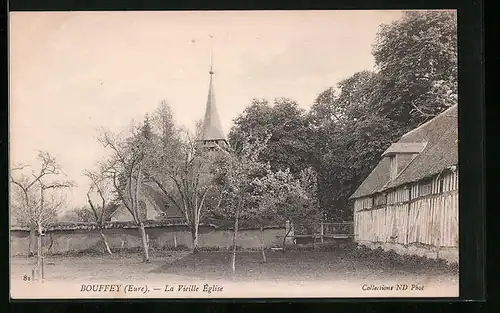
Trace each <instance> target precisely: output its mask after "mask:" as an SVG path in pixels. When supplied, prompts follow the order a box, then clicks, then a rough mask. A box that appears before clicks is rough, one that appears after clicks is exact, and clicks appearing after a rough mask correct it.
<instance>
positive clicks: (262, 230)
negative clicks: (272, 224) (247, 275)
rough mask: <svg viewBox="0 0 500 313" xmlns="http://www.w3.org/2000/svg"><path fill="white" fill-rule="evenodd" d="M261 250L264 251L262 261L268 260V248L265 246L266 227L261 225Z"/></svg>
mask: <svg viewBox="0 0 500 313" xmlns="http://www.w3.org/2000/svg"><path fill="white" fill-rule="evenodd" d="M260 251H261V252H262V262H263V263H265V262H267V259H266V250H265V247H264V227H263V226H262V225H260Z"/></svg>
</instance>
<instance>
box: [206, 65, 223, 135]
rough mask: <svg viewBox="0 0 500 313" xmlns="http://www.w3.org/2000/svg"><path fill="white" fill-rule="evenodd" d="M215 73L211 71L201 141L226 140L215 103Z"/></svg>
mask: <svg viewBox="0 0 500 313" xmlns="http://www.w3.org/2000/svg"><path fill="white" fill-rule="evenodd" d="M212 75H213V72H212V70H210V82H209V87H208V99H207V106H206V109H205V118H204V120H203V131H202V133H201V138H200V140H204V141H205V140H226V137H225V136H224V132H223V131H222V125H221V122H220V117H219V112H218V111H217V105H216V103H215V94H214V90H213V83H212Z"/></svg>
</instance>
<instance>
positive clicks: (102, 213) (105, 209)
mask: <svg viewBox="0 0 500 313" xmlns="http://www.w3.org/2000/svg"><path fill="white" fill-rule="evenodd" d="M83 174H84V175H85V176H86V177H87V178H88V179H89V180H90V186H89V189H88V191H87V202H88V204H89V209H90V213H91V214H90V215H91V216H92V219H93V221H94V222H95V223H96V224H97V228H98V230H99V234H100V235H101V238H102V242H103V245H104V248H105V249H106V252H108V253H109V254H113V253H112V252H111V249H110V247H109V244H108V241H107V240H106V236H105V235H104V232H103V228H104V222H105V219H106V218H107V215H109V208H110V207H109V200H108V199H109V180H108V179H107V178H106V177H104V176H103V175H102V174H98V173H96V172H93V171H90V170H85V171H84V173H83ZM93 194H97V196H98V197H99V199H100V202H101V203H100V206H99V204H96V203H95V202H96V201H94V200H92V195H93Z"/></svg>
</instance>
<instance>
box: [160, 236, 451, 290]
mask: <svg viewBox="0 0 500 313" xmlns="http://www.w3.org/2000/svg"><path fill="white" fill-rule="evenodd" d="M318 249H319V250H321V251H317V250H316V251H314V250H313V251H287V252H286V253H283V252H281V251H267V252H266V259H267V261H266V262H265V263H263V262H262V256H261V253H260V252H253V251H252V252H250V251H241V252H238V254H237V261H236V272H237V273H236V275H233V274H232V271H231V266H230V264H231V255H232V254H231V252H228V251H218V252H215V251H209V252H208V251H201V252H199V253H197V254H194V255H188V256H186V257H185V258H183V259H181V260H176V261H174V262H171V263H165V264H164V265H163V266H161V267H160V268H158V269H156V270H155V272H157V273H176V274H178V275H183V276H186V277H191V278H201V279H228V278H231V279H237V280H252V281H255V280H273V281H307V280H336V279H345V280H349V279H353V278H359V279H366V278H372V279H384V278H398V277H406V278H411V277H445V279H452V280H454V279H458V266H457V265H454V264H452V265H449V264H446V263H445V262H442V261H436V260H431V259H427V258H422V257H415V256H400V255H398V254H396V253H394V252H385V251H383V250H381V249H380V250H370V249H367V248H360V249H355V248H352V247H351V248H346V249H335V248H334V246H327V245H324V246H323V247H319V248H318Z"/></svg>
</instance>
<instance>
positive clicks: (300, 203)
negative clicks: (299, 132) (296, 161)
mask: <svg viewBox="0 0 500 313" xmlns="http://www.w3.org/2000/svg"><path fill="white" fill-rule="evenodd" d="M254 184H255V185H258V186H259V187H260V189H261V190H260V194H261V201H260V208H261V209H260V211H258V212H255V213H254V215H256V216H259V217H260V218H261V220H266V219H270V218H272V219H273V220H275V221H276V220H277V221H280V222H281V223H285V222H286V221H291V222H292V224H293V225H296V226H302V227H306V228H312V227H313V226H314V225H315V224H316V223H318V222H319V221H320V220H321V218H322V216H321V213H320V210H319V206H318V201H317V195H316V193H317V185H316V184H317V183H316V173H315V172H314V170H313V169H312V168H307V169H304V170H302V171H301V173H300V179H296V178H294V177H293V175H291V173H290V171H289V170H285V171H281V170H279V171H277V172H272V171H271V170H270V169H268V171H267V174H266V176H264V177H262V178H261V179H257V180H256V181H255V182H254ZM290 230H291V227H290V229H288V230H285V235H284V236H283V250H282V251H283V252H285V247H286V245H285V244H286V238H287V237H288V235H289V233H290ZM263 256H264V259H265V255H264V253H263Z"/></svg>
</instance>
